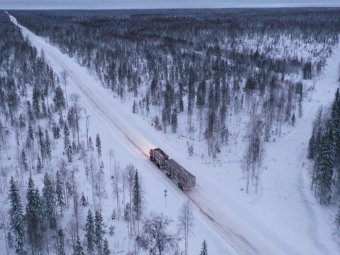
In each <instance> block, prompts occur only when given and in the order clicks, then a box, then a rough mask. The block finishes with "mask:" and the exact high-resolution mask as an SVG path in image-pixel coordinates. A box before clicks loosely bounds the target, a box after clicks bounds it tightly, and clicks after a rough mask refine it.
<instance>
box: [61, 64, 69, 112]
mask: <svg viewBox="0 0 340 255" xmlns="http://www.w3.org/2000/svg"><path fill="white" fill-rule="evenodd" d="M60 75H61V80H62V83H63V84H64V91H65V99H66V106H67V107H68V100H67V91H66V87H67V80H68V77H69V73H68V72H67V71H66V70H63V71H62V72H61V73H60Z"/></svg>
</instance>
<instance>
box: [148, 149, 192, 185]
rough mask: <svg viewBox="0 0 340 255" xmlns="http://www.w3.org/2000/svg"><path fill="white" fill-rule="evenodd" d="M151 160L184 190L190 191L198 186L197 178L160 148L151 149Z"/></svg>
mask: <svg viewBox="0 0 340 255" xmlns="http://www.w3.org/2000/svg"><path fill="white" fill-rule="evenodd" d="M149 154H150V160H151V161H152V162H153V163H155V164H156V165H157V166H158V167H159V168H160V169H161V170H162V171H164V172H165V174H166V175H167V176H168V177H169V178H170V179H171V180H173V181H174V182H175V183H177V185H178V187H179V188H181V189H182V190H184V191H186V190H190V189H191V188H192V187H194V186H195V184H196V177H195V176H194V175H192V174H191V173H190V172H188V171H187V170H186V169H185V168H184V167H182V166H181V165H180V164H178V163H177V162H176V161H175V160H173V159H170V158H169V156H168V154H166V153H165V152H164V151H163V150H161V149H160V148H156V149H150V151H149Z"/></svg>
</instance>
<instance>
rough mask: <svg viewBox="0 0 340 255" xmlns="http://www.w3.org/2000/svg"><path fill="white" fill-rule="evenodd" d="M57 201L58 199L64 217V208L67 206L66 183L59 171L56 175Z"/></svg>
mask: <svg viewBox="0 0 340 255" xmlns="http://www.w3.org/2000/svg"><path fill="white" fill-rule="evenodd" d="M56 199H57V205H58V206H59V208H60V213H61V215H63V208H64V206H65V201H64V183H63V182H62V180H61V177H60V173H59V171H57V174H56Z"/></svg>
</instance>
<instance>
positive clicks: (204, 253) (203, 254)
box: [200, 240, 208, 255]
mask: <svg viewBox="0 0 340 255" xmlns="http://www.w3.org/2000/svg"><path fill="white" fill-rule="evenodd" d="M200 255H208V246H207V242H206V241H205V240H204V241H203V243H202V249H201V252H200Z"/></svg>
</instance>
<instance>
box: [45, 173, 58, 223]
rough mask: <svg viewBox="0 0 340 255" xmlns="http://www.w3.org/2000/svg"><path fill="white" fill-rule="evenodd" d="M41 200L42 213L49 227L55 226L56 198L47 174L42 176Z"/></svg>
mask: <svg viewBox="0 0 340 255" xmlns="http://www.w3.org/2000/svg"><path fill="white" fill-rule="evenodd" d="M42 201H43V207H44V215H45V218H46V219H47V221H48V223H49V226H50V228H53V229H54V228H56V213H55V212H56V208H55V205H56V198H55V190H54V187H53V184H52V182H51V180H50V178H49V176H48V175H47V174H45V176H44V187H43V189H42Z"/></svg>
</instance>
